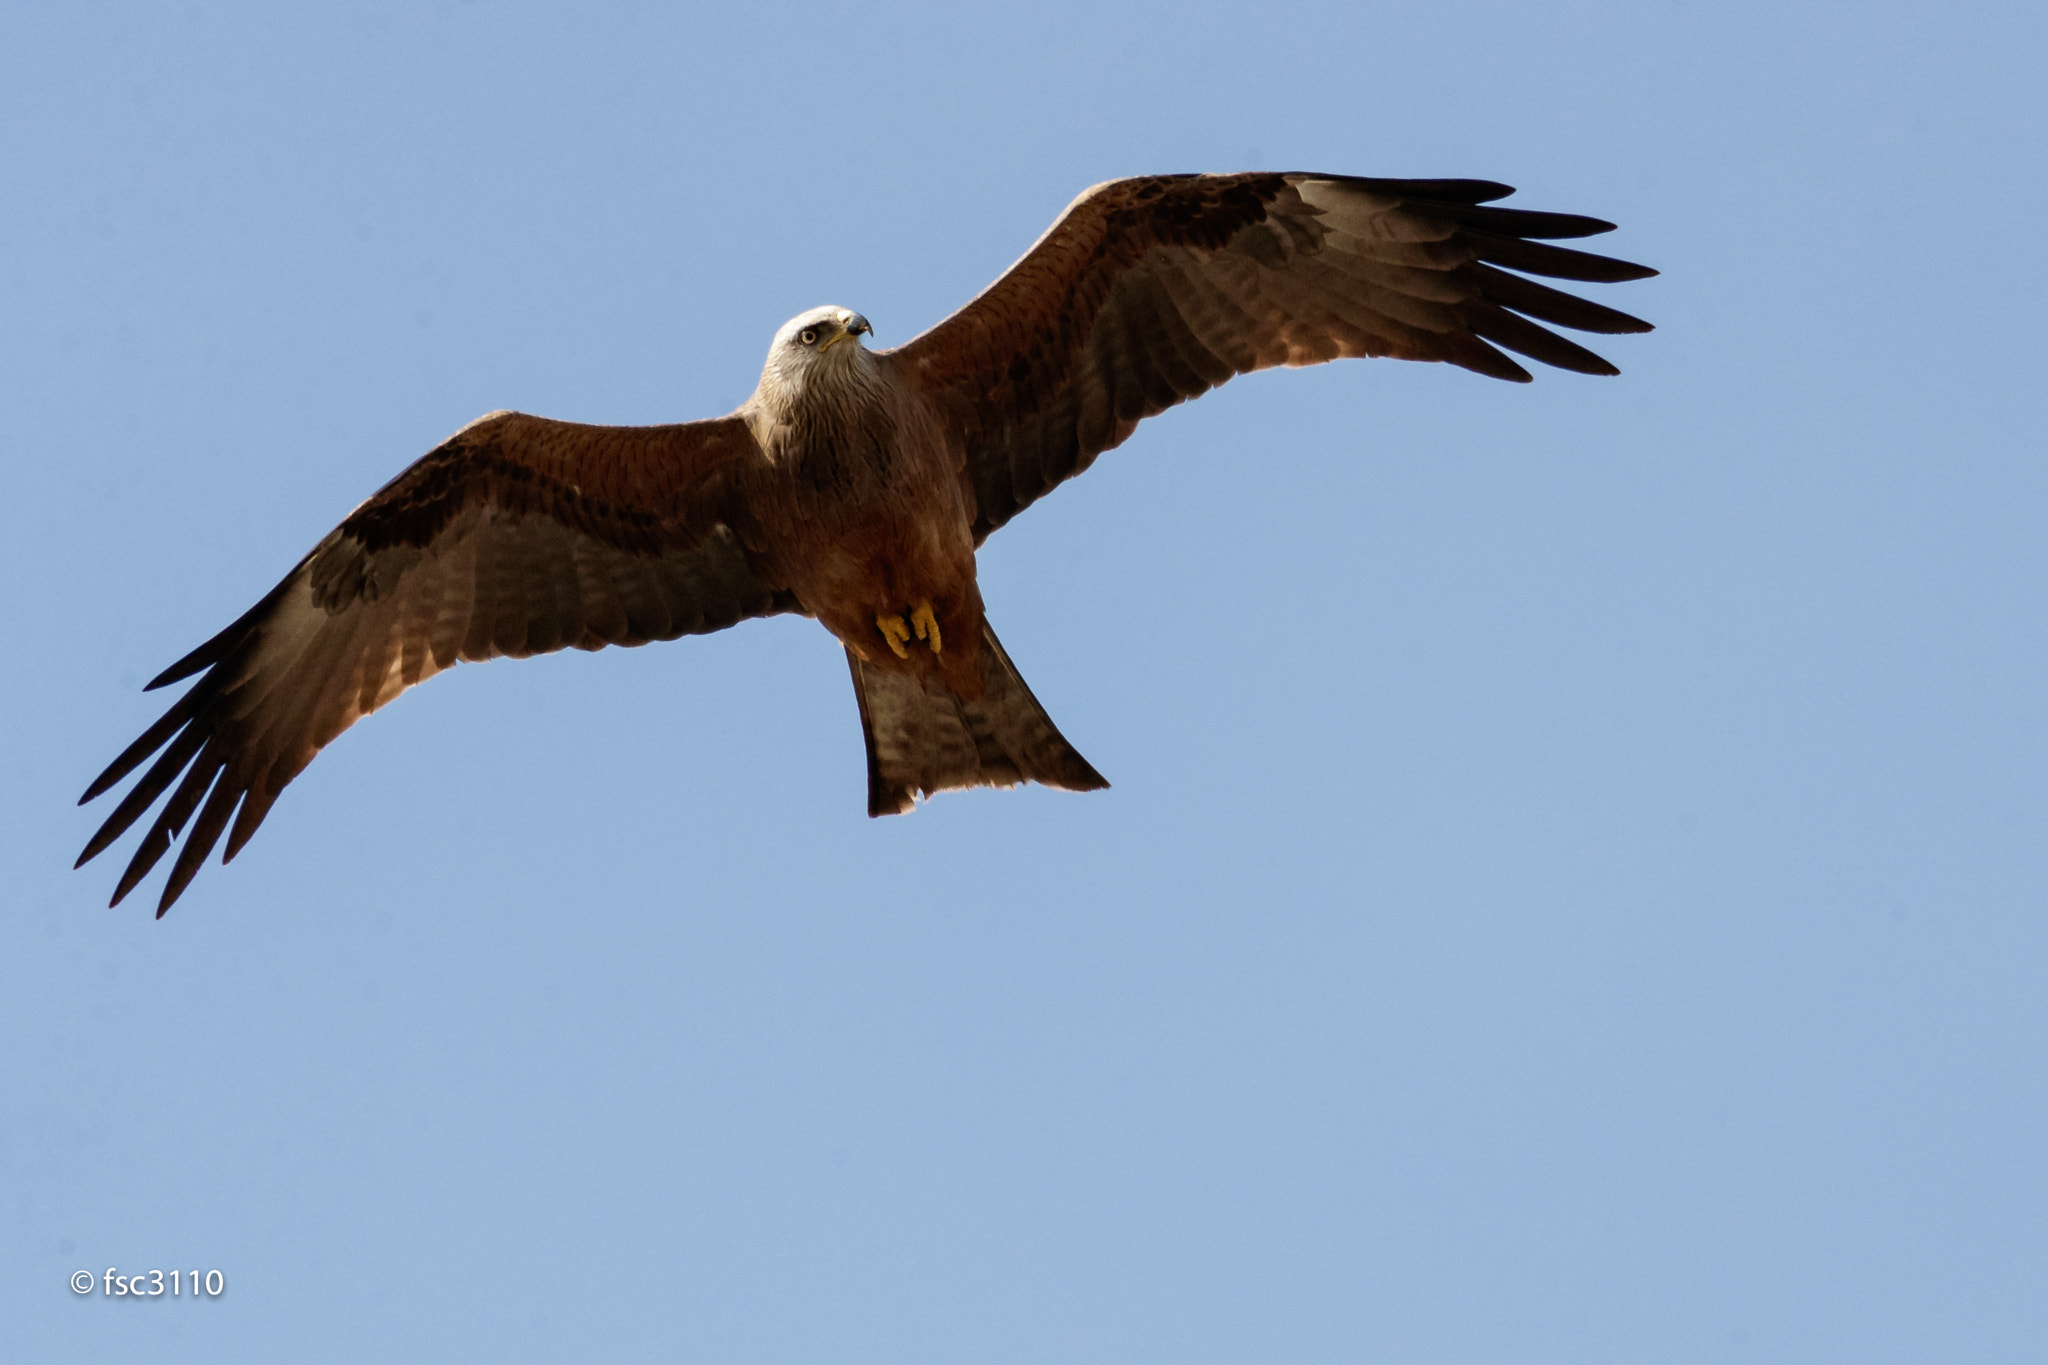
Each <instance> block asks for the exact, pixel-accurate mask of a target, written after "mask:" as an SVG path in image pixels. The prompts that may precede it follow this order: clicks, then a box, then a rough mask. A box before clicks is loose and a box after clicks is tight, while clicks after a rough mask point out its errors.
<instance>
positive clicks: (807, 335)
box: [796, 327, 818, 346]
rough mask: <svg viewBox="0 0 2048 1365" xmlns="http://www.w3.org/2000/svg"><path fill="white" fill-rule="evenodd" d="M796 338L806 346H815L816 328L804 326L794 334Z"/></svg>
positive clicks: (816, 339) (816, 341)
mask: <svg viewBox="0 0 2048 1365" xmlns="http://www.w3.org/2000/svg"><path fill="white" fill-rule="evenodd" d="M796 339H797V340H798V341H801V342H802V343H803V344H804V345H806V346H815V345H817V344H818V329H817V328H815V327H806V328H804V329H803V330H802V331H801V332H798V333H797V334H796Z"/></svg>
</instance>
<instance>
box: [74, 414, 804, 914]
mask: <svg viewBox="0 0 2048 1365" xmlns="http://www.w3.org/2000/svg"><path fill="white" fill-rule="evenodd" d="M761 458H762V457H761V451H760V447H759V446H758V445H757V444H756V443H755V441H754V438H753V435H752V433H751V432H750V431H749V429H748V428H747V425H746V423H745V422H744V421H742V420H740V419H739V418H736V417H725V418H719V419H717V420H715V421H708V422H689V423H683V424H680V425H674V426H656V427H599V426H583V425H578V424H575V423H569V422H555V421H550V420H548V419H545V418H540V417H530V416H527V415H525V414H523V413H511V412H506V413H494V414H492V415H491V416H489V417H485V418H483V419H481V420H479V421H477V422H474V423H472V424H471V425H469V426H467V427H465V428H463V430H461V431H460V432H458V433H456V434H455V435H454V436H453V437H451V438H449V440H448V441H446V442H445V443H444V444H442V445H441V446H440V447H438V448H437V449H435V450H434V451H432V452H431V453H429V454H427V455H426V456H424V457H422V458H421V459H420V460H419V461H417V462H416V463H415V464H414V465H413V466H412V467H411V468H409V469H407V470H406V471H405V472H404V473H403V474H401V475H399V476H398V477H397V478H396V479H393V480H392V481H391V482H390V483H389V484H387V485H385V487H384V488H383V489H382V490H380V491H379V492H378V493H377V494H376V495H375V496H373V497H372V498H370V500H369V501H367V502H365V503H364V504H363V505H362V506H361V507H358V508H357V509H356V510H355V511H354V512H353V513H351V514H350V516H349V517H348V519H347V520H346V521H344V522H342V524H341V525H340V526H338V527H336V528H335V530H334V531H333V532H332V533H331V534H329V535H328V536H327V538H326V539H324V540H322V541H321V542H320V544H319V545H318V546H316V547H315V548H314V549H313V551H312V553H310V554H308V555H307V556H306V557H305V558H304V559H303V560H301V561H299V564H298V565H297V567H295V568H294V569H293V570H292V571H291V573H290V574H288V575H286V577H285V579H284V581H283V582H281V583H279V584H278V585H277V586H276V587H275V588H273V589H272V590H271V591H270V593H269V594H268V595H267V596H265V597H264V599H263V600H262V601H260V602H258V603H257V604H256V605H255V606H254V607H252V608H251V609H250V610H249V611H248V612H247V613H245V614H244V615H243V616H242V618H241V619H240V620H238V621H236V622H235V623H234V624H233V625H231V626H229V627H228V628H227V629H226V630H224V631H222V632H221V633H220V634H218V635H216V636H214V637H213V638H212V639H211V640H208V641H207V642H206V643H205V644H203V645H201V646H200V647H199V648H198V649H196V650H194V651H193V652H192V653H190V654H188V655H187V656H186V657H185V658H183V659H181V660H179V661H178V662H177V663H175V664H173V665H171V667H170V668H168V669H166V670H165V671H164V672H163V674H162V675H161V676H159V677H157V678H156V679H155V680H154V681H152V682H151V683H150V684H149V686H150V687H152V688H156V687H162V686H165V685H166V684H169V683H174V682H178V681H181V680H182V679H185V678H189V677H191V676H193V675H194V674H203V676H201V677H200V679H199V681H198V682H197V683H195V684H193V686H192V689H191V690H190V691H188V692H187V693H186V694H185V695H184V696H183V697H181V698H179V700H178V702H177V704H176V705H174V706H172V707H171V709H170V710H169V711H168V712H166V713H165V714H164V716H163V717H162V719H160V720H158V721H157V723H156V724H155V725H153V726H151V727H150V728H149V730H148V731H147V732H145V733H144V734H143V735H142V736H141V738H139V739H137V740H136V741H135V742H134V743H133V744H131V745H129V746H128V748H127V749H126V750H125V751H124V752H123V753H122V754H121V756H120V757H119V758H117V759H115V760H114V761H113V763H111V764H110V765H108V767H107V770H106V771H105V772H103V773H101V774H100V776H99V777H98V778H97V779H96V780H95V781H94V782H93V784H92V786H91V787H89V788H87V789H86V793H85V795H84V797H82V798H81V804H82V803H83V802H84V801H90V800H92V799H93V798H94V797H96V796H99V795H100V794H102V793H103V792H105V791H107V790H108V789H109V788H111V787H113V786H114V785H115V784H116V783H118V782H120V781H121V780H122V779H123V778H124V777H126V776H127V775H128V774H129V773H131V772H133V771H134V770H135V769H136V768H137V767H139V766H140V765H141V764H142V763H143V762H144V761H145V760H147V759H148V758H149V757H150V756H151V755H152V754H156V753H157V751H158V750H162V753H161V754H160V755H158V757H157V759H156V762H155V763H154V764H152V765H151V767H150V768H149V770H148V771H147V772H146V773H144V774H143V776H142V778H141V780H140V781H138V782H137V783H136V784H135V786H134V787H133V788H131V789H130V790H129V792H128V793H127V795H126V796H125V797H124V798H123V799H122V801H121V802H120V804H119V805H118V806H117V807H116V808H115V809H114V811H113V812H112V813H111V814H110V815H109V816H108V817H107V820H106V823H105V824H103V825H101V826H100V829H99V832H98V833H97V834H95V835H94V836H93V837H92V840H91V842H90V843H88V844H87V845H86V846H85V851H84V852H83V853H82V854H80V855H79V859H78V861H79V863H80V864H83V863H84V862H85V861H86V860H87V859H89V858H92V857H94V856H96V855H97V854H99V853H100V852H101V851H103V850H104V849H105V848H106V847H107V846H108V845H109V844H111V843H112V842H113V841H114V840H115V839H117V838H119V837H120V835H121V834H122V833H123V832H124V831H125V830H127V829H128V827H129V826H130V825H132V824H134V823H135V821H136V820H137V819H138V818H139V817H140V816H141V815H142V814H143V813H144V812H145V811H146V810H148V809H149V807H150V806H151V805H152V804H153V803H154V802H155V801H156V800H157V798H158V797H160V796H162V795H163V794H164V792H166V791H169V792H170V793H171V795H170V799H169V800H168V801H166V802H165V804H164V807H163V809H162V811H161V812H160V813H159V815H158V816H157V819H156V822H155V823H154V824H153V825H152V826H151V827H150V830H149V833H148V834H147V835H146V836H144V838H143V841H142V845H141V847H139V848H138V849H137V850H136V852H135V856H134V857H133V858H132V859H131V860H130V862H129V864H128V869H127V871H126V872H125V873H124V874H123V875H122V877H121V881H120V885H119V886H118V887H117V888H116V889H115V891H114V898H113V903H115V904H118V903H119V902H120V901H121V899H122V897H124V896H126V895H127V894H128V893H129V891H131V890H132V889H134V886H135V884H136V883H137V882H138V881H140V880H141V879H142V877H143V876H144V875H145V874H146V873H148V871H149V870H150V868H151V867H153V866H154V865H155V864H156V862H157V861H158V860H159V859H160V858H162V857H163V855H164V853H165V851H166V850H168V849H169V847H170V846H171V844H172V842H173V841H174V840H175V839H176V838H177V837H178V835H179V833H180V832H181V831H183V830H184V829H185V827H186V825H187V823H188V822H192V824H191V832H190V834H189V835H188V836H187V838H186V840H185V844H184V847H183V848H182V849H181V850H180V851H179V855H178V859H177V862H176V863H175V864H174V865H173V866H172V869H171V874H170V878H169V880H168V882H167V883H166V885H165V887H164V892H163V897H162V900H161V901H160V902H159V904H158V908H157V913H158V914H159V915H161V914H163V912H164V911H165V910H168V909H169V908H170V906H171V903H172V902H173V901H175V900H177V898H178V896H179V894H180V893H182V892H183V891H184V889H185V886H186V884H187V883H189V882H190V881H191V880H192V877H193V876H194V874H196V873H197V872H198V870H199V867H200V864H201V863H203V862H204V861H205V859H206V855H207V853H208V852H209V851H210V850H211V849H212V848H213V845H214V843H215V842H216V841H217V840H218V839H219V838H220V836H221V833H222V831H223V830H224V829H226V828H227V825H228V821H229V819H230V817H233V819H234V828H233V831H232V832H231V833H230V834H229V836H228V844H227V850H226V852H225V854H224V855H223V858H222V861H224V862H225V861H226V860H227V859H230V858H233V857H234V856H235V854H236V852H237V851H239V850H240V849H241V847H242V845H243V844H245V843H247V842H248V840H249V836H250V835H252V834H254V833H255V832H256V827H257V826H258V825H260V824H261V823H262V822H263V817H264V815H265V814H266V813H267V812H268V811H269V810H270V806H271V803H272V802H274V801H275V800H276V799H277V796H278V793H279V792H281V791H282V790H283V789H284V786H285V784H286V783H288V782H290V781H291V780H292V778H294V777H296V776H297V775H298V774H299V772H300V771H301V770H302V769H304V768H305V766H306V765H307V764H308V763H310V762H312V760H313V756H314V755H315V754H316V753H318V752H319V751H320V749H321V748H322V747H324V746H325V745H326V744H327V743H328V742H329V741H330V740H332V739H334V737H335V736H337V735H339V734H340V733H341V732H342V731H343V730H346V729H347V728H348V727H349V726H350V725H353V724H354V723H355V722H356V721H357V720H359V719H360V718H361V717H363V716H366V715H368V714H369V713H370V712H372V711H374V710H376V709H377V708H378V707H380V706H382V705H384V703H386V702H388V701H390V700H391V699H392V698H394V697H396V696H397V695H398V694H399V693H401V692H403V691H404V690H405V689H406V688H408V687H411V686H413V685H414V684H415V683H419V682H422V681H424V680H425V679H427V678H429V677H431V676H433V675H434V674H435V673H438V672H440V671H441V670H443V669H446V668H450V667H452V666H454V665H455V664H456V663H457V662H458V661H463V660H481V659H491V658H497V657H499V656H501V655H503V656H509V657H512V658H524V657H525V656H527V655H530V654H543V653H547V652H549V651H552V650H558V649H563V648H568V647H574V648H577V649H599V648H602V647H603V646H605V645H614V644H616V645H637V644H644V643H646V642H647V641H650V640H668V639H673V638H675V637H676V636H679V635H691V634H703V633H706V632H709V631H714V630H721V629H723V628H724V627H726V626H730V625H733V624H735V623H737V622H739V621H742V620H745V619H747V618H749V617H754V616H770V615H773V614H775V613H777V612H784V611H791V610H799V609H800V608H799V607H798V605H797V602H796V600H795V598H794V597H793V596H791V595H790V594H789V593H788V592H786V591H783V590H781V589H779V588H778V587H777V585H775V584H773V583H770V582H767V581H764V579H763V578H762V577H761V576H760V574H759V573H758V572H757V571H756V570H755V568H754V567H753V563H752V561H751V560H750V557H749V555H748V553H747V547H746V544H745V541H746V540H747V539H748V538H750V536H751V531H750V529H749V514H748V508H747V507H746V506H745V497H744V489H745V483H746V479H745V474H746V471H747V470H748V468H749V467H750V466H754V465H756V464H757V463H758V462H759V461H760V459H761ZM181 775H182V776H181ZM173 784H175V785H173ZM209 792H210V794H209ZM202 802H203V803H204V804H203V805H202ZM195 812H196V815H197V819H196V822H195V821H194V816H195Z"/></svg>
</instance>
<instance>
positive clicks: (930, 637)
mask: <svg viewBox="0 0 2048 1365" xmlns="http://www.w3.org/2000/svg"><path fill="white" fill-rule="evenodd" d="M910 624H911V625H912V626H914V627H916V628H917V638H918V639H920V640H924V641H927V642H929V643H930V645H931V647H932V653H934V654H937V653H938V652H939V618H938V617H936V616H934V615H933V614H932V604H931V603H929V602H920V603H918V604H917V609H916V610H915V611H913V612H911V613H910Z"/></svg>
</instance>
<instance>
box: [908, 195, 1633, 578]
mask: <svg viewBox="0 0 2048 1365" xmlns="http://www.w3.org/2000/svg"><path fill="white" fill-rule="evenodd" d="M1512 193H1513V191H1512V190H1510V189H1509V188H1508V187H1507V186H1506V185H1496V184H1493V183H1492V182H1490V181H1484V180H1368V179H1361V178H1358V177H1354V176H1334V175H1296V174H1252V175H1159V176H1146V177H1143V178H1140V179H1135V180H1114V181H1110V182H1109V183H1107V184H1103V185H1097V186H1096V187H1095V188H1094V189H1092V190H1089V191H1088V192H1087V193H1086V194H1083V195H1082V196H1081V197H1080V198H1079V199H1077V200H1075V201H1074V202H1073V204H1072V205H1071V206H1069V207H1068V209H1067V211H1066V212H1065V213H1064V214H1062V215H1060V218H1059V220H1058V221H1057V222H1055V223H1054V224H1053V225H1052V227H1051V228H1050V229H1048V230H1047V231H1046V234H1045V236H1043V237H1041V238H1040V239H1039V241H1038V244H1037V245H1036V246H1034V247H1032V248H1031V250H1030V251H1028V252H1026V253H1025V254H1024V257H1023V259H1022V260H1020V261H1018V262H1017V263H1016V264H1015V265H1014V266H1012V267H1010V269H1009V270H1008V271H1007V272H1005V273H1004V275H1003V276H1002V278H1001V279H999V280H997V281H996V282H995V283H994V284H992V285H990V286H989V287H988V288H987V289H986V290H984V291H983V292H982V294H981V295H980V296H979V297H978V298H976V299H975V300H974V301H973V302H972V303H970V304H968V305H967V306H966V307H965V308H962V309H961V310H960V311H959V312H957V313H955V314H954V315H953V316H952V317H950V318H947V319H946V320H945V321H944V322H942V323H940V324H939V325H938V326H937V327H934V328H933V329H932V330H931V331H929V332H926V333H925V334H924V335H922V336H919V337H916V338H914V339H913V340H911V341H910V342H908V343H906V344H905V345H904V346H902V347H900V348H899V349H897V350H894V351H884V352H881V354H882V355H883V356H885V357H888V358H889V361H890V363H891V364H893V365H894V366H895V367H896V369H897V372H898V373H899V374H901V375H902V376H903V377H904V379H905V381H906V382H907V383H909V384H910V385H912V386H913V387H915V388H916V389H917V390H918V391H919V392H921V393H922V394H923V395H924V396H925V398H926V399H927V400H928V401H929V402H930V403H931V404H932V405H933V406H934V407H935V408H937V409H938V411H939V413H940V414H941V417H942V419H943V420H944V421H945V423H946V425H947V427H948V428H949V430H950V433H951V435H952V436H953V438H954V439H955V440H956V441H958V442H959V443H960V445H961V446H962V447H963V449H962V455H963V456H964V459H965V461H966V477H967V483H968V487H969V489H970V490H971V491H972V493H973V495H974V499H975V522H974V538H975V542H976V543H977V544H979V543H980V542H981V541H982V539H984V538H985V537H986V536H987V535H988V533H989V532H991V531H993V530H994V529H995V528H996V527H998V526H1001V525H1002V524H1003V523H1004V522H1006V521H1008V520H1009V519H1010V518H1011V517H1013V516H1015V515H1016V514H1017V513H1018V512H1019V511H1021V510H1022V509H1023V508H1025V507H1028V506H1029V505H1030V504H1031V503H1033V502H1034V501H1036V500H1037V499H1038V498H1040V497H1042V496H1043V495H1044V494H1045V493H1046V492H1047V491H1049V490H1050V489H1051V488H1052V487H1053V486H1054V485H1056V484H1058V483H1059V482H1060V481H1061V480H1062V479H1069V478H1072V477H1073V476H1074V475H1076V474H1078V473H1080V472H1081V471H1082V470H1084V469H1086V468H1087V467H1088V465H1089V464H1090V462H1092V461H1093V460H1094V459H1095V457H1096V456H1097V455H1099V454H1101V453H1102V452H1103V451H1105V450H1108V449H1110V448H1111V447H1113V446H1115V445H1117V444H1119V443H1120V442H1122V441H1123V440H1124V439H1125V438H1126V437H1128V436H1129V435H1130V434H1131V432H1132V430H1133V429H1134V428H1136V426H1137V424H1138V422H1139V421H1140V420H1141V419H1143V418H1146V417H1150V416H1151V415H1152V414H1154V413H1157V412H1163V411H1164V410H1166V409H1167V408H1169V407H1171V406H1172V405H1173V404H1175V403H1179V402H1181V401H1183V400H1185V399H1189V398H1193V397H1194V396H1195V395H1197V394H1199V393H1202V392H1205V391H1206V390H1208V389H1210V388H1213V387H1214V386H1216V385H1218V384H1221V383H1223V382H1224V381H1225V380H1227V379H1229V378H1230V377H1231V376H1232V375H1239V374H1245V373H1247V372H1249V371H1252V370H1260V369H1264V368H1266V367H1267V366H1270V365H1313V364H1316V363H1318V362H1320V361H1325V360H1335V359H1336V358H1338V357H1339V356H1395V357H1398V358H1400V359H1404V360H1446V361H1449V362H1450V363H1451V364H1453V365H1462V366H1464V367H1465V368H1467V369H1471V370H1477V371H1478V372H1479V373H1481V374H1486V375H1492V376H1493V377H1495V378H1497V379H1515V380H1526V379H1528V378H1529V372H1528V371H1527V370H1525V369H1523V368H1522V367H1521V366H1520V365H1518V364H1516V363H1515V362H1514V361H1513V360H1511V359H1509V358H1508V357H1507V356H1506V355H1504V354H1502V352H1501V351H1500V350H1497V349H1495V347H1496V345H1498V346H1501V347H1506V348H1507V349H1508V350H1510V351H1517V352H1519V353H1521V354H1522V355H1525V356H1528V357H1530V358H1531V359H1534V360H1539V361H1541V362H1543V363H1544V364H1546V365H1555V366H1558V367H1559V368H1561V369H1567V370H1579V371H1582V372H1584V373H1587V374H1613V373H1615V372H1616V371H1615V369H1614V367H1613V366H1612V365H1610V364H1608V363H1607V362H1606V361H1605V360H1602V359H1601V358H1600V357H1599V356H1597V355H1595V354H1593V353H1592V352H1591V351H1589V350H1587V349H1585V348H1584V347H1583V346H1580V345H1578V344H1577V343H1575V342H1571V341H1567V340H1566V339H1565V338H1563V337H1561V336H1559V335H1558V334H1557V333H1555V332H1553V331H1550V330H1549V329H1548V328H1546V327H1544V326H1542V325H1540V324H1542V323H1546V322H1547V323H1554V324H1557V325H1559V326H1563V327H1570V328H1574V329H1577V330H1580V331H1589V332H1646V331H1648V330H1650V325H1649V324H1648V323H1646V322H1643V321H1641V320H1640V319H1637V318H1633V317H1630V316H1629V315H1628V314H1626V313H1619V312H1616V311H1615V310H1614V309H1612V308H1606V307H1603V306H1601V305H1600V304H1596V303H1589V302H1587V301H1586V300H1584V299H1580V298H1576V297H1574V296H1572V295H1570V294H1566V293H1563V292H1562V291H1560V290H1556V289H1552V288H1550V287H1549V286H1547V285H1541V284H1538V283H1536V282H1535V281H1534V280H1530V279H1525V278H1523V275H1518V274H1512V273H1510V272H1511V271H1521V272H1523V273H1524V274H1527V275H1548V276H1550V277H1552V278H1555V279H1566V280H1586V281H1618V280H1639V279H1642V278H1644V277H1645V276H1648V275H1654V274H1656V273H1657V272H1656V271H1654V270H1651V269H1649V268H1648V267H1645V266H1640V265H1633V264H1631V263H1629V262H1627V261H1617V260H1614V259H1612V258H1610V257H1606V256H1596V255H1593V254H1591V253H1590V252H1584V251H1573V250H1569V249H1567V248H1564V247H1556V246H1551V245H1549V244H1548V242H1547V241H1545V240H1543V239H1546V238H1557V237H1587V236H1591V235H1593V234H1595V233H1601V232H1606V231H1608V230H1609V229H1611V228H1612V227H1613V226H1614V225H1613V224H1612V223H1605V222H1602V221H1600V220H1599V219H1597V218H1584V217H1580V216H1578V215H1576V214H1566V213H1532V212H1529V211H1527V210H1522V209H1505V208H1495V207H1493V206H1492V205H1491V204H1490V203H1489V202H1488V201H1490V200H1495V199H1500V198H1503V197H1505V196H1506V195H1509V194H1512ZM1502 267H1505V269H1503V268H1502ZM1531 319H1534V321H1532V320H1531ZM1489 343H1492V344H1489Z"/></svg>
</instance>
